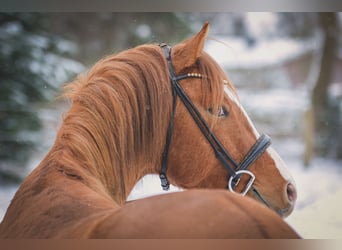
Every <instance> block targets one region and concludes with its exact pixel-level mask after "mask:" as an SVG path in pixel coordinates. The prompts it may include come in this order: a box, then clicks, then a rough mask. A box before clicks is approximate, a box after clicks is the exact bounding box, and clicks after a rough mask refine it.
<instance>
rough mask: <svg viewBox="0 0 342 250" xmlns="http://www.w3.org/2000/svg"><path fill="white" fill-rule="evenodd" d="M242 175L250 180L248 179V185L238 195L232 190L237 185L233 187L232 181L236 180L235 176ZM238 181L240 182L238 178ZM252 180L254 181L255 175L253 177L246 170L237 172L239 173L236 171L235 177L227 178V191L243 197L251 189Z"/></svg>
mask: <svg viewBox="0 0 342 250" xmlns="http://www.w3.org/2000/svg"><path fill="white" fill-rule="evenodd" d="M242 174H247V175H249V176H250V179H249V181H248V183H247V184H246V187H245V188H244V189H243V190H242V191H241V192H240V193H239V192H236V191H235V190H234V188H235V186H236V185H237V184H236V185H235V186H234V187H233V180H234V178H236V176H238V175H242ZM239 180H240V178H239ZM254 180H255V175H254V174H253V173H252V172H250V171H248V170H239V171H236V175H235V176H230V178H229V181H228V189H229V191H230V192H233V193H237V194H240V195H242V196H244V195H246V194H247V192H248V191H249V190H250V188H251V187H252V185H253V182H254Z"/></svg>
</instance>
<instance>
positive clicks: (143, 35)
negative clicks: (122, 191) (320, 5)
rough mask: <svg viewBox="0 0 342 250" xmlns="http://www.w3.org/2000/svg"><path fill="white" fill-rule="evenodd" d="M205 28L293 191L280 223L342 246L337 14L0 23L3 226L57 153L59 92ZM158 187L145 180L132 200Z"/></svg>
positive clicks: (42, 17) (4, 17)
mask: <svg viewBox="0 0 342 250" xmlns="http://www.w3.org/2000/svg"><path fill="white" fill-rule="evenodd" d="M207 20H208V21H209V22H210V25H211V26H210V33H209V39H208V41H207V44H206V51H207V52H208V53H209V54H210V55H212V56H213V57H214V58H215V60H216V61H218V63H219V64H220V65H221V66H222V67H223V68H224V69H225V71H226V72H227V74H228V76H229V78H230V79H231V81H232V83H233V84H234V85H235V86H236V88H237V90H238V93H239V96H240V99H241V102H242V104H243V106H244V107H245V109H246V110H247V112H248V113H249V114H250V116H251V119H252V120H253V121H254V123H255V125H256V127H257V128H258V130H259V131H260V132H264V133H267V134H269V135H270V136H271V137H272V138H273V145H274V147H275V148H276V150H277V151H278V152H279V154H280V155H281V156H282V157H283V159H284V161H285V162H286V163H287V164H288V166H289V168H290V170H291V172H292V173H293V176H294V179H295V180H297V186H298V191H299V197H298V203H297V207H296V210H295V212H294V213H293V215H291V216H290V217H289V219H288V222H289V223H290V224H291V225H293V226H294V227H295V228H296V229H297V230H299V232H300V233H302V235H303V236H305V237H309V238H340V237H342V218H341V217H342V215H340V212H339V211H338V210H337V208H338V207H341V204H342V201H341V199H342V184H340V178H341V176H342V129H341V124H342V39H341V37H342V28H341V27H342V14H341V13H328V12H325V13H307V12H306V13H298V12H296V13H289V12H286V13H265V12H256V13H157V12H154V13H0V220H1V219H2V216H3V214H4V213H5V211H6V208H7V206H8V204H9V202H10V200H11V198H12V197H13V195H14V193H15V191H16V190H17V188H18V186H19V185H20V182H21V181H22V180H23V178H25V176H27V174H29V173H30V172H31V171H32V169H33V168H34V167H36V166H37V165H38V164H39V162H40V161H41V160H42V158H43V157H44V155H45V154H46V153H47V151H48V150H49V149H50V147H51V146H52V144H53V142H54V138H55V135H56V132H57V130H58V128H59V125H60V123H61V119H62V114H63V112H65V111H66V110H67V109H68V107H69V103H68V102H67V101H66V100H64V99H63V98H59V97H60V95H61V94H62V87H63V85H64V84H65V83H66V82H68V81H72V80H73V79H74V77H75V76H76V75H77V74H78V73H80V72H84V71H86V70H87V68H89V67H90V66H91V65H92V64H94V63H95V62H96V61H97V60H99V59H100V58H102V57H103V56H104V55H107V54H111V53H116V52H119V51H121V50H124V49H128V48H131V47H134V46H137V45H139V44H143V43H159V42H167V43H169V44H171V45H172V44H175V43H178V42H179V41H181V40H183V39H185V38H187V37H189V36H191V35H193V34H194V33H196V32H198V31H199V29H200V28H201V26H202V24H203V22H204V21H207ZM159 185H160V184H159V183H158V180H156V179H153V178H152V177H147V178H145V179H143V180H142V181H141V182H139V183H138V184H137V186H136V188H135V190H134V191H133V192H132V194H131V197H130V198H131V199H134V198H137V197H139V196H140V197H141V196H146V194H148V193H150V194H154V193H158V192H160V190H161V189H160V186H159ZM317 215H319V216H318V217H319V218H320V220H319V221H317ZM322 223H323V225H325V226H322Z"/></svg>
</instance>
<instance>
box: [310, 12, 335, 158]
mask: <svg viewBox="0 0 342 250" xmlns="http://www.w3.org/2000/svg"><path fill="white" fill-rule="evenodd" d="M319 24H320V27H321V30H322V32H323V39H324V40H323V48H322V57H321V63H320V69H319V75H318V78H317V81H316V84H315V86H314V88H313V91H312V107H313V115H314V124H313V125H314V130H315V150H316V151H317V152H318V153H319V154H323V155H331V156H333V157H338V158H342V152H341V150H342V142H341V132H342V131H340V128H341V119H340V117H341V110H339V103H337V102H336V100H333V99H332V97H331V96H330V95H329V92H328V89H329V85H330V84H331V83H332V80H333V69H334V64H335V62H336V58H337V57H336V56H337V54H338V53H337V52H338V45H339V36H340V28H339V22H338V16H337V14H336V13H334V12H332V13H331V12H330V13H329V12H323V13H319Z"/></svg>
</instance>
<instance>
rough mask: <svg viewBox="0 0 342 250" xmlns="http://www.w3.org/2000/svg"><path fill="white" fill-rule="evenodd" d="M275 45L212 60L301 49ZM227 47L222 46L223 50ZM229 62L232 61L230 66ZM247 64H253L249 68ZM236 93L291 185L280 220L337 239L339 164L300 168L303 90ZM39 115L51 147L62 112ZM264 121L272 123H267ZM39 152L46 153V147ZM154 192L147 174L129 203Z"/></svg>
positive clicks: (242, 61) (341, 194)
mask: <svg viewBox="0 0 342 250" xmlns="http://www.w3.org/2000/svg"><path fill="white" fill-rule="evenodd" d="M219 40H221V39H219ZM222 40H224V39H222ZM274 42H275V41H274ZM263 43H265V41H264V42H263ZM215 44H216V45H218V46H216V50H215V49H214V47H211V48H208V49H209V50H211V51H210V53H211V54H212V53H213V54H216V55H218V56H221V55H224V53H222V45H220V44H219V43H217V42H215ZM277 44H278V47H277V46H276V45H273V44H264V45H263V44H260V46H258V47H255V48H254V49H253V50H254V52H253V51H252V49H249V48H246V47H244V46H245V45H244V44H242V43H241V41H235V42H234V41H233V40H230V42H229V46H231V47H234V49H233V50H232V51H233V54H234V55H233V57H231V56H227V55H224V56H222V57H220V58H218V61H219V63H221V65H226V66H227V65H228V66H230V67H233V68H234V67H238V66H239V67H245V68H248V67H249V66H253V65H268V64H270V63H274V62H275V61H279V60H285V59H284V58H288V57H290V56H293V54H296V53H298V51H299V50H301V49H305V48H306V47H305V46H303V44H296V43H294V42H293V41H277ZM286 44H287V45H286ZM312 44H314V43H312ZM312 44H311V45H312ZM280 45H281V47H279V46H280ZM311 45H310V44H309V45H308V46H307V47H309V46H311ZM210 46H213V45H210ZM229 46H228V48H227V47H226V49H227V50H229ZM312 46H313V45H312ZM246 50H247V52H248V53H247V52H246ZM284 51H286V53H285V52H284ZM219 52H221V53H219ZM272 56H273V58H272ZM227 60H228V61H227ZM234 60H236V61H235V64H234ZM251 61H254V62H253V63H251ZM256 62H257V63H256ZM238 92H239V94H240V100H241V102H242V104H243V105H244V106H245V108H246V110H247V111H248V113H250V114H251V115H252V119H253V120H258V119H262V120H264V121H265V119H266V125H265V124H257V128H259V130H260V132H265V133H269V134H271V135H272V136H273V146H274V148H275V149H276V150H277V151H278V152H279V154H280V155H281V156H282V158H283V159H284V161H285V162H286V163H287V165H288V167H289V169H290V171H291V173H292V175H293V177H294V179H295V181H296V184H297V189H298V201H297V205H296V208H295V210H294V212H293V213H292V214H291V215H290V216H289V217H288V218H287V219H286V221H287V222H288V223H289V224H290V225H291V226H292V227H293V228H294V229H296V230H297V231H298V232H299V233H300V234H301V235H302V236H303V237H304V238H318V239H334V238H335V239H336V238H340V239H342V213H341V207H342V182H341V181H340V179H341V177H342V162H341V161H333V160H329V159H323V158H314V159H313V161H312V164H311V166H310V167H308V168H306V167H304V165H303V160H302V155H303V152H304V146H303V141H302V138H301V136H300V131H299V130H301V129H302V120H301V119H302V115H303V112H304V111H305V109H306V107H307V101H306V100H307V93H306V90H305V89H298V88H296V89H292V88H290V87H289V86H285V87H284V86H283V87H282V88H279V86H277V87H276V88H271V89H267V90H259V91H256V90H251V89H248V88H243V89H241V90H240V89H238ZM64 110H65V109H64ZM45 114H46V115H47V116H48V118H47V121H48V124H50V125H49V126H48V128H47V129H46V130H47V131H48V133H47V134H46V138H47V140H48V141H50V142H49V143H50V145H51V144H52V143H53V139H54V137H55V134H56V127H57V126H56V122H57V123H58V122H59V120H60V117H61V114H62V111H56V110H54V114H53V115H54V116H55V118H53V117H51V115H50V114H52V113H50V112H46V113H45ZM269 117H270V118H272V119H271V120H270V121H269V122H268V121H267V118H269ZM54 119H55V120H54ZM260 128H261V129H260ZM292 132H295V134H296V136H293V134H291V133H292ZM278 135H281V136H278ZM49 143H46V144H49ZM45 150H46V151H47V150H48V147H47V148H46V149H45ZM43 155H44V154H42V152H39V153H37V155H36V156H35V157H34V159H32V161H31V162H32V163H31V164H32V167H29V168H30V169H32V168H33V166H35V165H36V164H37V163H39V161H40V160H41V159H42V157H43ZM16 189H17V186H7V187H2V186H0V220H2V217H3V215H4V213H5V210H6V208H7V206H8V204H9V202H10V200H11V199H12V197H13V195H14V193H15V191H16ZM171 191H179V189H178V188H176V187H174V186H171ZM160 193H168V192H164V191H162V189H161V187H160V181H159V178H158V176H155V175H148V176H146V177H144V178H143V179H142V180H141V181H140V182H138V183H137V184H136V187H135V189H134V190H133V191H132V193H131V195H130V196H129V199H137V198H142V197H146V196H150V195H155V194H160Z"/></svg>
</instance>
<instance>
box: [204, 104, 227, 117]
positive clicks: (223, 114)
mask: <svg viewBox="0 0 342 250" xmlns="http://www.w3.org/2000/svg"><path fill="white" fill-rule="evenodd" d="M208 111H209V112H210V113H211V114H214V113H213V109H212V108H209V109H208ZM216 115H217V116H218V117H220V118H221V117H227V116H228V115H229V112H228V110H227V109H226V108H225V107H224V106H220V107H219V109H218V110H217V113H216Z"/></svg>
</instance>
